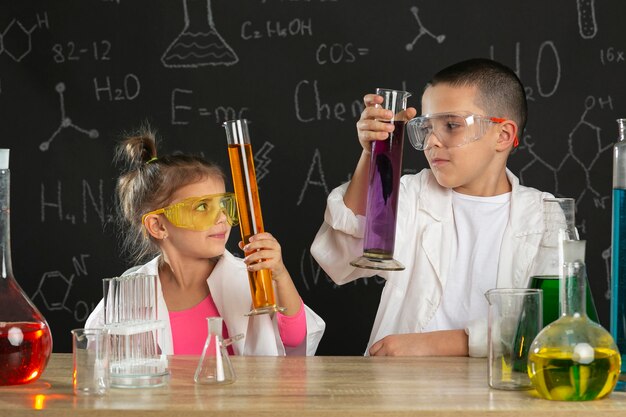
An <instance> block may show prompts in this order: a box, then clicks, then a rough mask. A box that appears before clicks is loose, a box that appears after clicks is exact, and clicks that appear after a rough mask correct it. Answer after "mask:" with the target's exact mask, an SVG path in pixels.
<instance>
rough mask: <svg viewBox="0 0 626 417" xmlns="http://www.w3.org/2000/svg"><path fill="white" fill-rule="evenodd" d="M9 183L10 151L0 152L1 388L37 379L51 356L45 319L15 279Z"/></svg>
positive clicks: (49, 337)
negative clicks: (12, 260) (12, 257)
mask: <svg viewBox="0 0 626 417" xmlns="http://www.w3.org/2000/svg"><path fill="white" fill-rule="evenodd" d="M10 183H11V173H10V171H9V150H8V149H0V257H1V258H0V385H17V384H26V383H28V382H32V381H35V380H37V379H38V378H39V377H40V376H41V374H42V373H43V371H44V369H45V368H46V365H47V364H48V359H49V358H50V353H52V335H51V333H50V327H49V326H48V323H47V322H46V319H45V318H44V317H43V316H42V315H41V313H40V312H39V310H37V307H35V305H34V304H33V303H32V302H31V300H30V299H29V298H28V296H27V295H26V294H25V293H24V291H22V289H21V288H20V286H19V284H18V283H17V281H16V280H15V277H14V276H13V267H12V263H11V234H10V216H9V212H10V210H9V206H10V204H9V203H10V199H9V191H10V185H11V184H10Z"/></svg>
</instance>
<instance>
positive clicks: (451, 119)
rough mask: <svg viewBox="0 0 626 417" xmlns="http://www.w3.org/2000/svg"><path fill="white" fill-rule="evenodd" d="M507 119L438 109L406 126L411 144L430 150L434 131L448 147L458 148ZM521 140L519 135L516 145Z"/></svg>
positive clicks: (515, 140)
mask: <svg viewBox="0 0 626 417" xmlns="http://www.w3.org/2000/svg"><path fill="white" fill-rule="evenodd" d="M506 120H507V119H502V118H500V117H490V116H481V115H478V114H473V113H468V112H461V113H435V114H426V115H424V116H418V117H415V118H413V119H411V120H409V122H408V123H407V125H406V129H407V135H408V137H409V141H410V142H411V145H413V146H414V147H415V149H417V150H418V151H426V150H428V149H430V148H432V147H433V145H432V144H431V143H430V141H429V139H430V137H431V135H435V136H436V137H437V140H438V141H439V142H440V143H441V144H442V145H443V146H444V147H446V148H455V147H459V146H464V145H467V144H468V143H470V142H473V141H475V140H478V139H480V138H482V137H483V136H484V135H485V133H487V130H488V129H489V128H490V127H491V126H492V125H493V124H498V123H502V122H504V121H506ZM518 144H519V141H518V139H517V136H516V137H515V139H514V142H513V147H515V146H517V145H518Z"/></svg>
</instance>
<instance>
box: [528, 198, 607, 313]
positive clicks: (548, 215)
mask: <svg viewBox="0 0 626 417" xmlns="http://www.w3.org/2000/svg"><path fill="white" fill-rule="evenodd" d="M575 210H576V201H575V200H574V199H573V198H544V200H543V224H544V230H543V235H542V237H541V242H540V243H539V250H538V252H537V257H536V259H535V263H534V265H533V269H532V272H531V277H530V283H529V287H530V288H537V289H542V290H543V324H544V325H548V324H550V323H552V322H553V321H555V320H556V319H558V318H559V316H560V313H559V277H560V275H561V273H562V272H563V268H562V265H563V245H562V242H563V240H578V239H579V235H578V230H577V229H576V221H575V218H576V216H575ZM585 291H586V293H587V296H586V297H587V298H586V299H587V312H588V316H589V318H590V319H591V320H593V321H595V322H597V321H598V313H597V311H596V307H595V303H594V301H593V296H592V294H591V289H590V288H589V283H586V290H585Z"/></svg>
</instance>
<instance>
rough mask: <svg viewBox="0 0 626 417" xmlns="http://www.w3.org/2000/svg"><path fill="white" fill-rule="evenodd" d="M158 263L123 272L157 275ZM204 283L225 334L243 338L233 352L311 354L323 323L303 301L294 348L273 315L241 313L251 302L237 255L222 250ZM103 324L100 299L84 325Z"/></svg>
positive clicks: (161, 311) (164, 336)
mask: <svg viewBox="0 0 626 417" xmlns="http://www.w3.org/2000/svg"><path fill="white" fill-rule="evenodd" d="M158 264H159V257H156V258H155V259H153V260H152V261H150V262H148V263H147V264H145V265H142V266H140V267H135V268H132V269H130V270H128V271H126V272H125V275H126V274H130V273H144V274H151V275H158V273H159V271H158ZM157 283H158V284H157V287H158V288H157V297H158V301H157V302H158V304H157V306H158V313H157V314H158V317H157V318H158V319H159V320H163V321H165V323H166V326H165V329H164V330H163V331H162V332H161V333H160V338H159V346H160V347H161V350H162V352H163V353H164V354H166V355H171V354H173V353H174V348H173V344H172V331H171V328H170V321H169V313H168V310H167V305H166V304H165V299H164V298H163V292H162V290H161V284H160V282H159V280H157ZM207 284H208V286H209V289H210V291H211V296H212V297H213V301H214V302H215V306H216V307H217V310H218V311H219V312H220V315H221V316H222V317H223V319H224V322H225V323H226V327H227V328H228V334H229V335H230V336H234V335H236V334H239V333H242V334H244V335H245V337H244V338H243V339H241V340H239V341H236V342H235V343H234V344H233V345H232V346H233V349H234V352H235V354H236V355H264V356H265V355H267V356H282V355H314V354H315V351H316V349H317V346H318V344H319V342H320V340H321V338H322V335H323V334H324V329H325V327H326V324H325V323H324V321H323V320H322V319H321V318H320V317H319V316H318V315H317V314H315V313H314V312H313V310H311V309H310V308H308V307H307V306H306V305H305V306H304V308H305V312H306V326H307V333H306V338H305V340H304V341H303V342H302V344H301V345H300V346H297V347H294V348H289V347H287V348H286V347H285V346H283V343H282V341H281V339H280V334H279V332H278V327H277V324H276V318H275V317H273V316H271V315H269V314H261V315H258V316H250V317H247V316H245V313H247V312H248V311H250V309H251V308H252V306H251V299H250V287H249V284H248V273H247V270H246V266H245V264H244V263H243V260H241V259H240V258H237V257H235V256H233V255H232V254H231V253H229V252H228V251H225V252H224V255H223V256H222V257H221V258H220V260H219V261H218V262H217V264H216V265H215V268H214V269H213V272H212V273H211V275H210V276H209V278H208V279H207ZM103 325H104V303H103V301H100V303H99V304H98V305H97V306H96V308H95V310H94V311H93V312H92V313H91V315H90V316H89V318H88V319H87V322H86V323H85V327H86V328H94V327H103Z"/></svg>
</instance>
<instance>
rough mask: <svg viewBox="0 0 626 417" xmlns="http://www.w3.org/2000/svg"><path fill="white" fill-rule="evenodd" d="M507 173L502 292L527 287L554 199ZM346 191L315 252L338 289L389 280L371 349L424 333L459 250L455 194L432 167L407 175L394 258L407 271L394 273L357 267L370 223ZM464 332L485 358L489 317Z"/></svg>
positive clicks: (331, 201)
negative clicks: (391, 338) (376, 278)
mask: <svg viewBox="0 0 626 417" xmlns="http://www.w3.org/2000/svg"><path fill="white" fill-rule="evenodd" d="M506 175H507V178H508V179H509V182H510V183H511V186H512V191H511V204H510V215H509V221H508V223H507V226H506V229H505V231H504V236H503V238H502V246H501V248H500V254H499V255H498V254H494V256H499V261H498V277H497V286H498V287H502V288H507V287H525V286H526V285H527V284H528V279H529V277H530V273H531V266H532V263H533V259H534V257H535V255H536V254H537V250H538V247H539V242H540V240H541V236H542V234H543V229H544V226H543V199H544V198H548V197H552V195H551V194H549V193H543V192H540V191H538V190H536V189H534V188H529V187H524V186H522V185H520V184H519V180H518V179H517V177H516V176H515V175H513V174H512V173H511V172H510V171H509V170H507V172H506ZM347 186H348V185H347V184H344V185H342V186H340V187H338V188H336V189H334V190H333V191H332V192H331V193H330V195H329V196H328V204H327V207H326V212H325V214H324V224H323V225H322V227H321V228H320V230H319V232H318V233H317V236H316V237H315V240H314V241H313V245H312V246H311V253H312V255H313V257H314V258H315V260H316V261H317V262H318V263H319V264H320V266H321V267H322V268H323V269H324V271H326V273H327V274H328V275H329V276H330V277H331V279H332V280H333V281H335V282H336V283H337V284H345V283H347V282H350V281H353V280H355V279H357V278H360V277H365V276H373V275H380V276H381V277H383V278H385V280H386V283H385V287H384V289H383V292H382V294H381V299H380V304H379V306H378V312H377V314H376V319H375V321H374V326H373V328H372V333H371V335H370V340H369V343H368V346H367V350H369V348H370V346H371V345H372V344H373V343H375V342H376V341H378V340H380V339H382V338H383V337H385V336H387V335H390V334H399V333H419V332H421V331H422V329H423V328H424V327H425V326H426V324H427V323H428V322H429V320H430V319H431V318H432V317H433V316H434V314H435V312H436V310H437V307H438V306H439V303H440V302H441V296H442V294H443V289H444V288H445V285H446V281H447V279H448V271H449V269H450V264H451V262H452V260H451V259H450V257H451V254H452V253H453V252H454V251H453V250H452V248H453V247H454V246H453V245H456V231H455V225H454V218H453V214H452V192H451V190H450V189H447V188H444V187H441V186H440V185H439V184H438V183H437V180H436V179H435V177H434V175H433V174H432V172H431V171H430V170H429V169H424V170H422V171H421V172H419V173H418V174H415V175H405V176H403V177H402V179H401V182H400V197H399V202H398V217H397V230H396V243H395V252H394V258H395V259H397V260H398V261H400V262H401V263H402V264H403V265H404V266H405V267H406V269H404V270H403V271H395V272H389V271H374V270H367V269H359V268H354V267H352V266H351V265H350V261H351V260H353V259H355V258H357V257H358V256H361V255H362V253H363V235H364V232H365V217H364V216H356V215H355V214H354V213H353V212H352V211H351V210H350V209H349V208H347V207H346V206H345V204H344V202H343V196H344V194H345V192H346V189H347ZM485 302H486V300H485ZM465 331H466V333H467V334H468V338H469V353H470V355H471V356H486V354H487V318H486V317H485V318H484V319H481V320H478V321H476V322H473V323H469V324H468V326H467V328H466V329H465ZM366 354H367V351H366Z"/></svg>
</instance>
